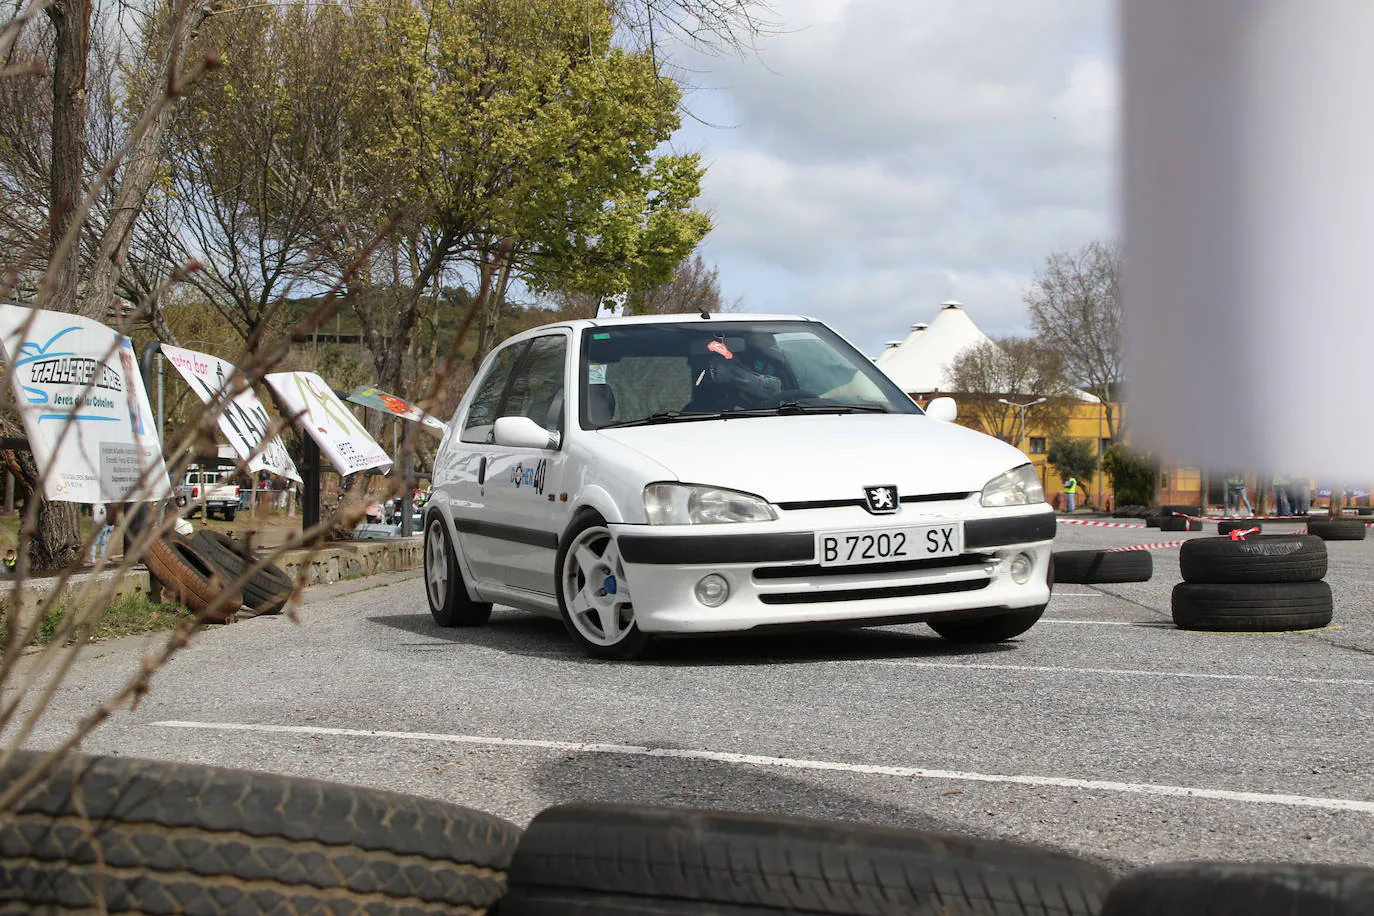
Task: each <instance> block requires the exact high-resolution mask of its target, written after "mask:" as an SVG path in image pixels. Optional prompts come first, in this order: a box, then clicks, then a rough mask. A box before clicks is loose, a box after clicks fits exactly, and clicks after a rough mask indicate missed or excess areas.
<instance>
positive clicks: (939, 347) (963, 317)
mask: <svg viewBox="0 0 1374 916" xmlns="http://www.w3.org/2000/svg"><path fill="white" fill-rule="evenodd" d="M989 342H990V339H989V338H988V336H987V335H986V334H984V333H983V332H982V331H980V330H979V329H978V325H976V324H974V323H973V319H972V318H970V317H969V316H968V313H966V312H965V311H964V304H963V303H962V302H956V301H954V300H953V299H951V300H949V301H947V302H941V303H940V311H939V313H937V314H936V316H935V320H934V321H932V322H930V324H913V325H912V326H911V332H910V333H909V334H907V336H906V339H905V340H903V341H901V342H900V343H898V344H897V345H896V346H892V345H889V346H888V347H887V349H885V350H884V351H883V352H882V353H880V354H879V355H878V358H877V360H876V362H877V364H878V365H879V366H881V367H882V369H883V371H884V372H886V373H887V374H888V377H890V378H891V379H892V380H893V381H894V382H896V383H897V384H898V385H900V386H901V388H902V390H903V391H906V392H910V393H912V394H926V393H929V392H935V391H950V390H951V388H952V387H953V386H952V385H950V383H949V377H948V372H949V367H950V365H951V364H952V363H953V362H954V359H955V357H957V356H958V355H959V354H960V353H962V352H963V351H964V350H966V349H968V348H969V347H975V346H977V345H979V344H982V343H989Z"/></svg>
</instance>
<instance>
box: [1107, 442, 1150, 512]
mask: <svg viewBox="0 0 1374 916" xmlns="http://www.w3.org/2000/svg"><path fill="white" fill-rule="evenodd" d="M1102 470H1103V471H1104V472H1105V473H1106V475H1107V479H1108V480H1110V481H1111V482H1112V491H1113V492H1115V493H1116V501H1117V503H1118V504H1121V505H1132V504H1134V505H1152V504H1153V503H1154V501H1155V481H1156V480H1157V479H1158V477H1159V461H1158V460H1157V459H1156V458H1155V456H1154V455H1151V454H1150V453H1148V452H1146V453H1145V454H1143V455H1142V454H1138V453H1136V452H1133V451H1131V450H1130V449H1128V448H1126V447H1125V446H1124V445H1113V446H1112V447H1111V448H1109V449H1107V451H1106V453H1105V454H1103V456H1102Z"/></svg>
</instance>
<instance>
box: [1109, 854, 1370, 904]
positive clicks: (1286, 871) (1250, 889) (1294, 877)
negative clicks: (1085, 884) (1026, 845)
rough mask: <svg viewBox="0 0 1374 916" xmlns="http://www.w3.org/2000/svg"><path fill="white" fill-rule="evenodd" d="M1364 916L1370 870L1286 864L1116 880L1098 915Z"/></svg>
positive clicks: (1200, 866) (1157, 870)
mask: <svg viewBox="0 0 1374 916" xmlns="http://www.w3.org/2000/svg"><path fill="white" fill-rule="evenodd" d="M1179 913H1197V914H1199V916H1365V914H1369V913H1374V868H1359V867H1353V866H1342V865H1293V864H1290V863H1286V862H1284V863H1272V864H1271V863H1263V864H1255V863H1245V864H1240V863H1231V862H1181V863H1178V864H1176V865H1156V866H1154V867H1153V868H1143V869H1140V870H1138V871H1135V872H1132V873H1131V874H1129V875H1127V876H1126V877H1125V878H1122V879H1121V880H1120V881H1118V882H1117V884H1116V886H1115V887H1113V888H1112V890H1111V893H1109V894H1108V895H1107V902H1106V903H1105V904H1103V906H1102V916H1174V914H1179Z"/></svg>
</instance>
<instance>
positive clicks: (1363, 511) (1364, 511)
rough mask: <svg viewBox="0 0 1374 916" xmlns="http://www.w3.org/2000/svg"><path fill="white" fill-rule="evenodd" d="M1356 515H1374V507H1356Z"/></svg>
mask: <svg viewBox="0 0 1374 916" xmlns="http://www.w3.org/2000/svg"><path fill="white" fill-rule="evenodd" d="M1355 514H1356V515H1374V506H1356V507H1355Z"/></svg>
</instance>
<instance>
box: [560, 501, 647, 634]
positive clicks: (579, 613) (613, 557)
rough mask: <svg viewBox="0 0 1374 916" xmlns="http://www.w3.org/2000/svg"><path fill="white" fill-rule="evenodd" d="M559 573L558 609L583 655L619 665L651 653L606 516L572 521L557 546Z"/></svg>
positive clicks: (588, 514)
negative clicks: (616, 662)
mask: <svg viewBox="0 0 1374 916" xmlns="http://www.w3.org/2000/svg"><path fill="white" fill-rule="evenodd" d="M556 572H557V576H558V579H557V588H558V610H559V611H560V612H561V613H562V615H563V625H564V626H565V627H567V628H568V632H569V633H570V634H572V637H573V639H575V640H577V644H578V645H579V646H581V647H582V651H584V652H586V653H587V654H588V655H590V656H592V657H594V658H605V659H614V660H618V661H625V660H629V659H634V658H641V657H643V656H644V655H645V654H647V653H648V651H649V648H650V645H651V644H652V642H653V640H652V639H651V638H650V637H649V634H648V633H645V632H644V631H642V630H641V629H640V628H639V624H638V623H637V622H636V620H635V613H634V603H633V600H632V599H631V596H630V582H629V580H628V579H626V577H625V567H624V564H623V563H622V562H621V559H620V550H619V548H617V547H616V543H615V539H614V538H612V537H611V530H610V529H609V528H607V527H606V522H605V521H604V520H603V519H602V518H601V516H599V515H596V514H595V513H591V512H587V513H584V514H582V515H580V516H578V517H577V518H576V519H574V520H573V523H572V525H570V526H569V527H568V530H567V532H566V533H565V534H564V535H563V539H562V540H561V541H560V543H559V545H558V559H557V566H556Z"/></svg>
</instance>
